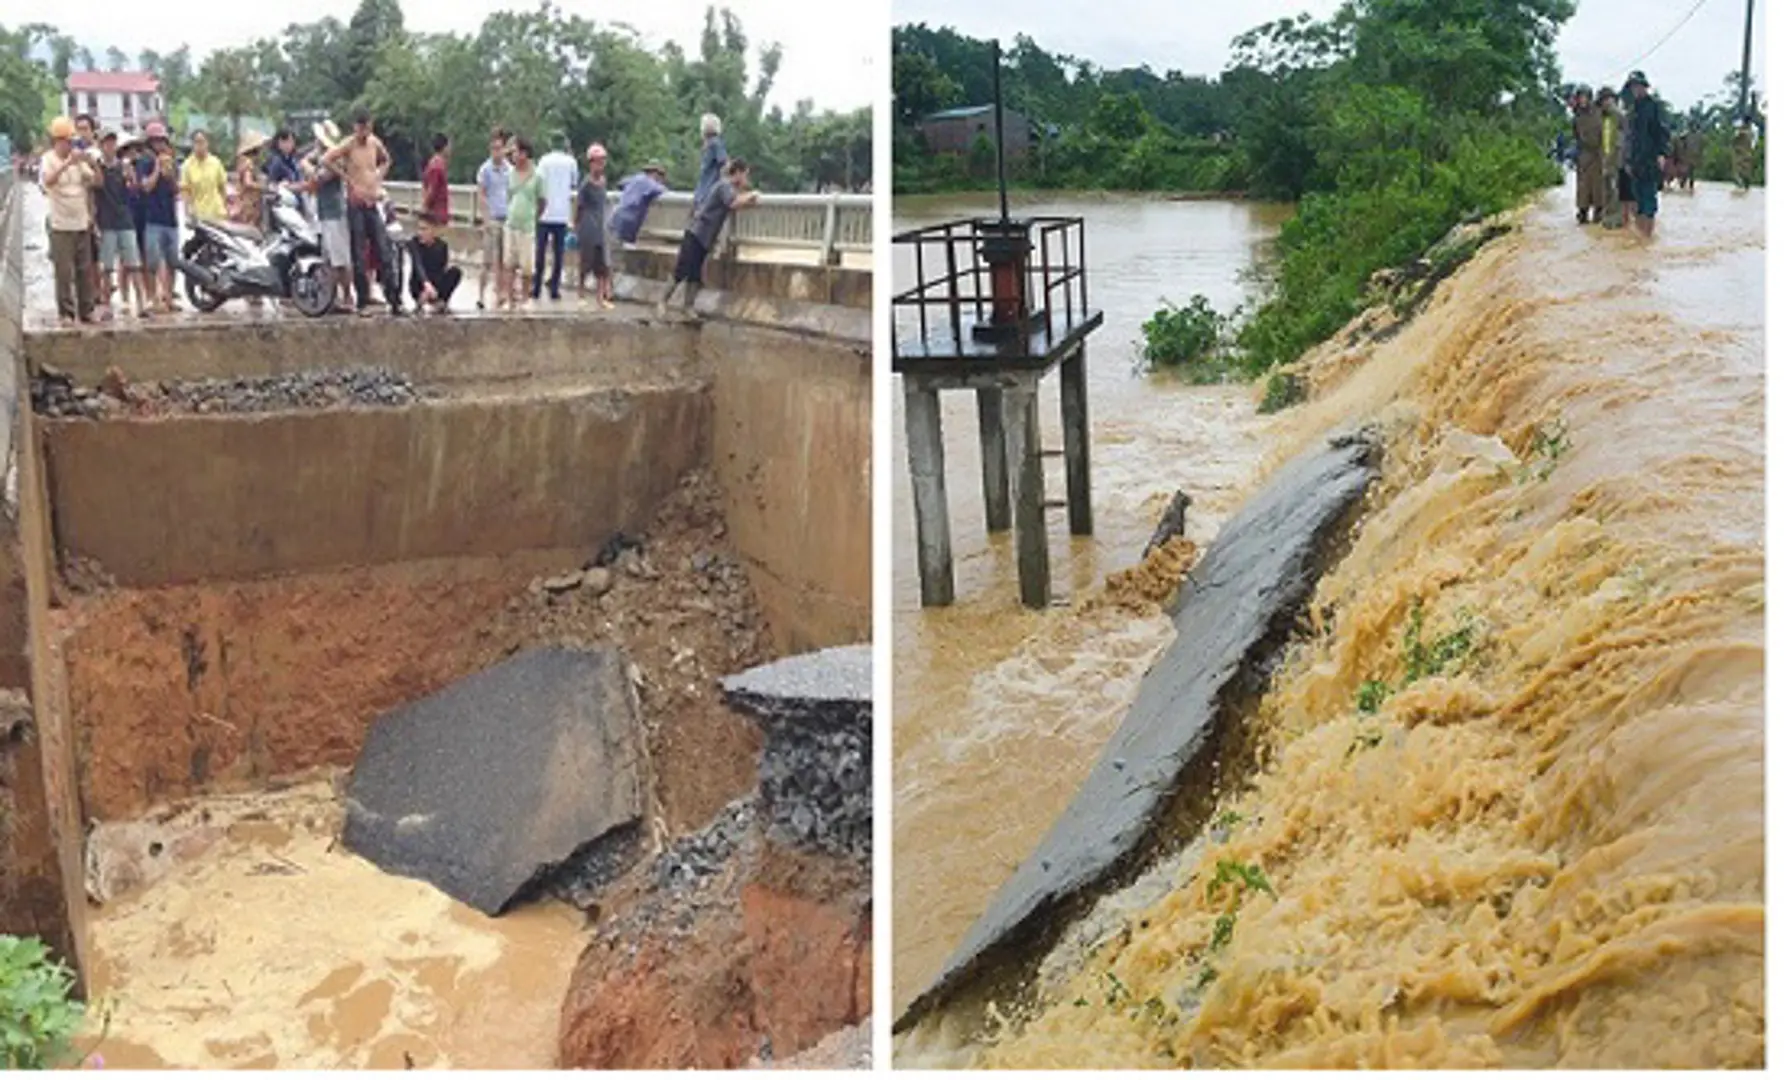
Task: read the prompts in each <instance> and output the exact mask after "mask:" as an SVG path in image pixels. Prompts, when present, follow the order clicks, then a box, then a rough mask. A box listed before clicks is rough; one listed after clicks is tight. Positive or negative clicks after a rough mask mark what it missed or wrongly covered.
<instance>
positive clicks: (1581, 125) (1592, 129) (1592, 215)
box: [1573, 86, 1604, 225]
mask: <svg viewBox="0 0 1784 1080" xmlns="http://www.w3.org/2000/svg"><path fill="white" fill-rule="evenodd" d="M1573 138H1574V141H1575V143H1576V144H1577V145H1578V146H1579V160H1578V161H1577V162H1575V164H1574V205H1575V207H1577V208H1578V210H1579V222H1580V224H1581V225H1584V224H1586V223H1587V222H1590V221H1600V220H1603V218H1604V114H1603V113H1601V112H1600V111H1599V110H1598V109H1597V107H1595V106H1594V105H1593V104H1592V97H1591V91H1590V90H1588V89H1587V88H1586V87H1583V86H1582V87H1580V88H1579V89H1578V90H1577V91H1575V93H1574V96H1573Z"/></svg>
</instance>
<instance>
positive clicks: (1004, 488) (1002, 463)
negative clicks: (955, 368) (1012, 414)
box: [978, 389, 1010, 533]
mask: <svg viewBox="0 0 1784 1080" xmlns="http://www.w3.org/2000/svg"><path fill="white" fill-rule="evenodd" d="M978 395H979V460H980V462H981V464H982V467H983V469H984V477H985V531H986V532H989V533H1000V532H1007V531H1008V530H1009V528H1010V463H1009V460H1008V459H1007V458H1005V457H1004V452H1005V451H1004V422H1003V391H1002V390H996V389H984V390H980V391H978Z"/></svg>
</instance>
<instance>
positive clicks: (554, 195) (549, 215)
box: [533, 131, 582, 300]
mask: <svg viewBox="0 0 1784 1080" xmlns="http://www.w3.org/2000/svg"><path fill="white" fill-rule="evenodd" d="M539 178H540V181H541V182H542V183H543V185H544V189H545V190H544V198H543V199H542V200H541V203H540V207H539V225H538V227H537V228H536V229H534V230H533V237H534V240H533V299H535V300H537V299H539V292H540V286H541V285H543V284H544V283H545V242H546V240H547V239H549V240H550V241H551V298H552V299H553V300H556V299H558V295H559V294H558V287H559V285H560V284H561V283H562V282H563V277H564V233H565V232H566V231H567V230H568V229H569V227H570V204H571V202H572V200H574V199H575V197H576V185H577V184H578V183H580V182H581V179H582V177H581V175H580V173H579V171H578V170H577V168H576V158H575V156H574V155H572V154H571V153H570V136H568V135H566V134H564V133H563V132H561V131H560V132H558V133H557V134H555V135H553V136H552V137H551V152H550V153H548V154H546V155H545V156H544V157H542V158H540V159H539Z"/></svg>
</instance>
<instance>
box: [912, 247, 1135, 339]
mask: <svg viewBox="0 0 1784 1080" xmlns="http://www.w3.org/2000/svg"><path fill="white" fill-rule="evenodd" d="M1022 224H1024V225H1026V227H1027V235H1028V236H1029V238H1030V241H1031V243H1032V245H1033V246H1032V247H1031V249H1030V250H1029V253H1028V256H1027V258H1026V259H1025V263H1026V267H1027V274H1026V280H1025V282H1024V283H1023V290H1022V293H1023V296H1024V298H1025V300H1026V303H1027V308H1028V311H1029V312H1030V313H1031V314H1032V315H1033V316H1035V317H1036V321H1037V324H1038V326H1039V327H1041V328H1043V329H1044V330H1045V332H1046V334H1047V336H1048V337H1049V338H1051V337H1052V335H1053V333H1054V330H1055V327H1058V328H1059V329H1061V330H1065V331H1070V330H1071V329H1072V328H1074V327H1077V326H1079V325H1080V324H1082V323H1083V322H1084V321H1085V320H1087V319H1089V318H1090V316H1091V314H1092V312H1091V310H1090V286H1089V281H1088V279H1087V278H1086V276H1085V273H1084V265H1085V249H1084V219H1083V218H1079V217H1059V216H1053V215H1040V216H1036V217H1029V218H1024V219H1022ZM1003 228H1004V226H1003V225H1002V224H1001V223H1000V222H999V221H998V219H995V218H962V219H958V220H954V221H944V222H941V223H940V224H936V225H930V226H926V227H923V228H918V229H909V230H906V231H905V232H901V233H898V234H897V235H895V236H893V237H892V244H893V245H894V247H895V248H908V249H909V250H910V252H911V255H912V260H913V262H914V263H915V266H916V283H915V284H914V285H912V286H911V287H909V288H906V289H901V290H897V291H895V292H893V294H892V317H893V322H894V329H895V330H896V331H897V332H900V333H903V332H908V331H909V330H910V329H912V327H911V325H910V324H911V323H912V322H914V323H915V324H916V325H915V329H916V333H917V340H919V341H924V342H927V341H929V339H930V323H931V321H932V320H938V321H939V320H945V326H946V329H947V331H948V337H949V338H951V339H952V341H953V342H954V345H955V347H956V348H957V349H959V350H965V349H966V347H967V346H966V342H967V340H968V338H969V336H970V334H971V331H972V325H973V324H974V323H980V322H983V321H984V320H985V317H986V315H987V314H988V313H989V311H990V309H991V307H992V303H993V301H992V287H991V269H990V266H989V264H988V263H987V262H986V260H985V257H984V248H985V243H986V240H987V238H988V237H989V236H990V235H992V234H995V233H1001V231H1002V229H1003ZM931 269H934V270H935V271H936V276H934V277H930V276H929V271H930V270H931ZM932 308H939V309H940V313H939V315H936V314H932V313H931V309H932ZM1098 317H1099V318H1100V316H1098ZM969 320H970V321H969ZM938 329H939V327H938ZM895 351H896V350H895Z"/></svg>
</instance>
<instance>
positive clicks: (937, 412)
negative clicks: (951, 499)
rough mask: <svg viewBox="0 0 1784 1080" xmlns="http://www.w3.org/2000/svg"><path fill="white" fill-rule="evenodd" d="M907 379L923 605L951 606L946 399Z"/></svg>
mask: <svg viewBox="0 0 1784 1080" xmlns="http://www.w3.org/2000/svg"><path fill="white" fill-rule="evenodd" d="M902 378H903V380H904V439H905V448H906V451H907V452H908V453H909V454H910V464H911V494H912V496H913V497H914V501H915V503H916V509H917V576H918V579H919V582H920V584H921V586H922V593H923V606H924V607H946V606H947V605H949V604H952V603H953V602H954V544H953V540H952V538H951V537H950V535H949V531H948V530H949V525H948V485H947V470H946V467H945V462H944V460H943V455H942V407H941V395H940V393H939V392H938V391H937V390H936V389H935V387H934V386H933V385H930V384H928V383H926V382H924V381H923V380H922V378H921V377H920V376H915V375H905V376H902Z"/></svg>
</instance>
